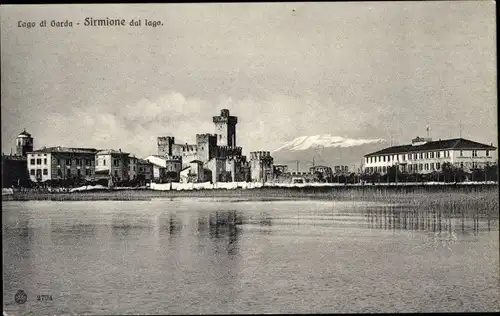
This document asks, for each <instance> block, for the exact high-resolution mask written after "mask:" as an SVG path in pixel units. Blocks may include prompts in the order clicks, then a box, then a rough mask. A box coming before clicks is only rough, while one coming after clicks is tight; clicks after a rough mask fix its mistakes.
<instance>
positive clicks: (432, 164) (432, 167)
mask: <svg viewBox="0 0 500 316" xmlns="http://www.w3.org/2000/svg"><path fill="white" fill-rule="evenodd" d="M431 170H435V169H434V163H433V162H431Z"/></svg>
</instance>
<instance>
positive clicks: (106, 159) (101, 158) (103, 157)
mask: <svg viewBox="0 0 500 316" xmlns="http://www.w3.org/2000/svg"><path fill="white" fill-rule="evenodd" d="M129 163H130V161H129V153H126V152H122V151H121V149H120V150H114V149H105V150H100V151H98V152H97V153H96V167H95V168H96V171H97V172H98V173H100V174H107V175H108V176H110V177H111V179H112V180H113V181H128V180H129V171H130V169H129Z"/></svg>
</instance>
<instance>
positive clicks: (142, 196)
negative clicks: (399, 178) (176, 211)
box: [2, 183, 498, 201]
mask: <svg viewBox="0 0 500 316" xmlns="http://www.w3.org/2000/svg"><path fill="white" fill-rule="evenodd" d="M468 193H475V194H476V193H483V194H480V195H492V194H494V195H496V197H498V184H497V183H495V184H493V183H482V184H480V183H479V184H478V183H474V184H467V183H451V184H441V185H436V184H433V185H428V184H422V183H419V184H413V185H408V184H404V185H396V184H389V185H387V184H376V185H336V186H302V187H277V186H273V187H271V186H265V187H261V188H253V189H242V188H235V189H221V188H219V189H194V190H152V189H145V188H138V189H134V188H123V189H120V188H115V189H108V188H105V189H99V190H89V191H75V192H36V191H28V192H13V193H10V194H5V195H4V194H2V201H39V200H51V201H103V200H114V201H147V200H151V199H154V198H189V197H192V198H234V199H246V200H255V201H262V200H265V199H267V200H298V199H308V200H310V199H317V200H325V199H326V200H362V201H368V200H369V201H400V200H406V199H409V198H410V199H412V198H415V197H419V199H420V198H421V197H422V196H424V197H425V196H427V197H426V199H430V197H429V195H435V194H446V195H457V194H458V195H461V196H463V195H464V194H465V195H466V194H468ZM467 199H476V198H475V197H474V196H473V195H469V196H468V197H467Z"/></svg>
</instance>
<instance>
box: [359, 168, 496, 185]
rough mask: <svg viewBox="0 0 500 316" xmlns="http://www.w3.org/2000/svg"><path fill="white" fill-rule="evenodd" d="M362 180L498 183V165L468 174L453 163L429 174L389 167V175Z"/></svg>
mask: <svg viewBox="0 0 500 316" xmlns="http://www.w3.org/2000/svg"><path fill="white" fill-rule="evenodd" d="M361 179H362V180H364V181H367V182H372V183H378V182H429V181H432V182H463V181H466V180H468V181H479V182H481V181H498V168H497V165H491V166H485V167H484V168H476V169H472V170H471V171H470V172H466V171H465V170H463V169H462V168H459V167H456V166H454V165H452V164H451V163H444V164H443V165H442V167H441V170H440V171H433V172H431V173H427V174H421V173H407V172H401V171H400V170H399V169H398V168H397V167H395V166H392V167H389V168H388V170H387V173H385V174H379V173H373V174H363V175H362V176H361Z"/></svg>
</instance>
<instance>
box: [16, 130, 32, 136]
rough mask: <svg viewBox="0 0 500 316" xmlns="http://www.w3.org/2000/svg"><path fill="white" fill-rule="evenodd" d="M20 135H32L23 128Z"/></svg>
mask: <svg viewBox="0 0 500 316" xmlns="http://www.w3.org/2000/svg"><path fill="white" fill-rule="evenodd" d="M19 136H26V137H31V134H30V133H28V132H26V130H23V131H22V132H21V133H19V135H18V137H19Z"/></svg>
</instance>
